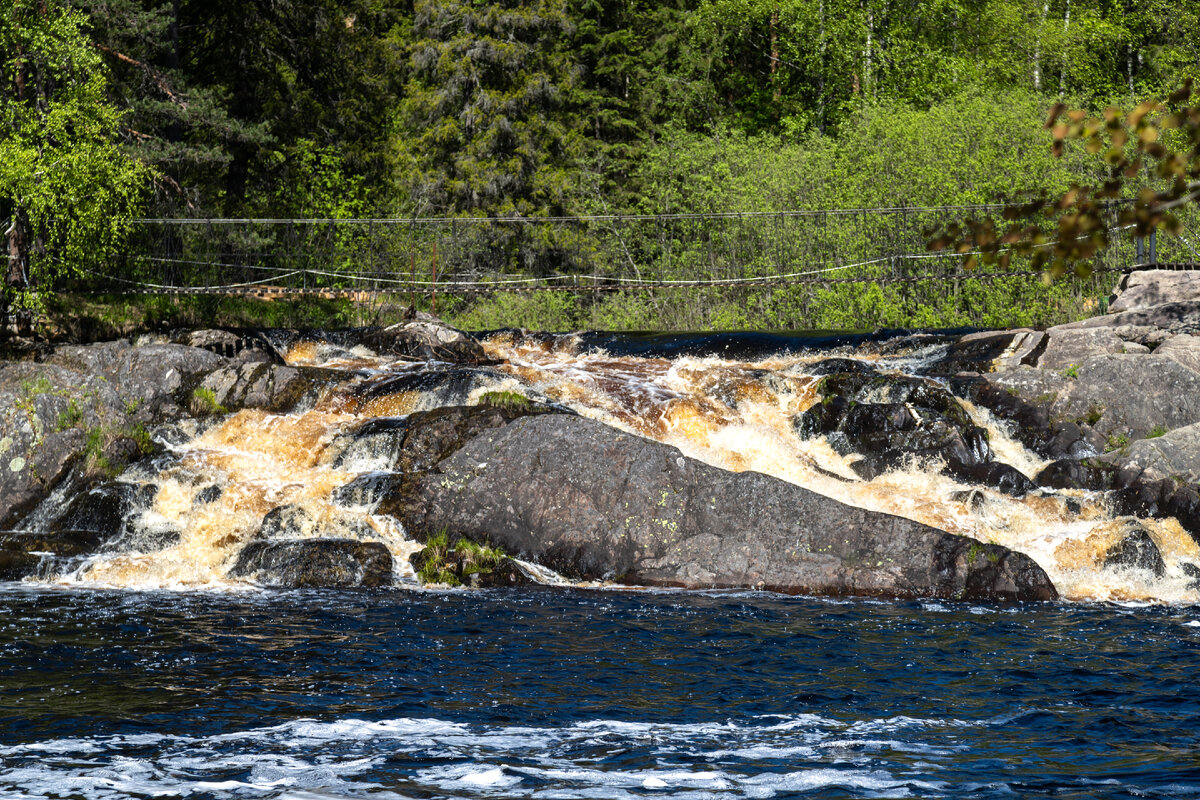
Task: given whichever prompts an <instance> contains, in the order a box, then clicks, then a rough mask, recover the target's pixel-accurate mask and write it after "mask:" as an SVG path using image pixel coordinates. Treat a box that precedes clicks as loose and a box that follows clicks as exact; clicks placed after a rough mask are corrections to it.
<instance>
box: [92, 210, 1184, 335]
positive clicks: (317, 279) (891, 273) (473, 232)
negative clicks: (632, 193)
mask: <svg viewBox="0 0 1200 800" xmlns="http://www.w3.org/2000/svg"><path fill="white" fill-rule="evenodd" d="M1002 210H1003V207H1002V206H999V205H993V206H955V207H936V208H892V209H878V208H877V209H847V210H828V211H793V212H783V213H740V214H732V213H730V214H726V213H722V214H665V215H662V214H660V215H614V216H592V217H564V218H537V219H528V218H505V219H496V218H487V219H479V218H459V219H442V218H438V219H354V220H340V219H339V220H322V219H309V220H304V219H286V220H274V219H253V220H251V219H238V220H232V219H147V220H143V221H142V222H141V223H140V225H139V230H138V236H137V241H136V243H135V245H134V247H133V248H132V249H131V251H130V256H129V258H128V259H127V260H126V261H125V263H124V264H123V265H121V266H120V268H119V269H117V270H115V271H114V273H113V274H111V275H109V276H105V277H104V278H101V279H98V280H100V283H99V284H95V285H94V286H95V288H96V289H98V290H107V291H125V292H178V293H226V292H228V293H258V294H263V295H270V294H272V293H276V294H284V293H296V292H307V293H325V294H328V295H336V294H347V293H353V292H386V293H392V294H397V295H402V296H405V297H406V298H407V299H408V301H409V302H417V303H418V304H420V303H428V302H430V301H432V300H433V299H434V298H440V302H441V303H442V304H443V307H445V306H446V304H448V303H450V304H456V305H455V307H456V308H459V309H461V308H463V307H466V306H468V305H471V304H477V303H481V302H486V298H489V297H494V296H496V295H498V294H509V293H519V294H532V293H541V292H567V293H571V294H573V295H575V296H576V298H577V299H576V300H573V301H572V302H575V303H577V304H580V303H582V304H591V305H595V304H597V303H600V302H602V300H601V298H603V297H605V296H611V295H613V294H615V293H619V294H626V295H627V294H630V293H637V294H638V295H639V296H644V297H649V298H650V299H651V301H652V302H653V303H655V304H657V305H662V304H666V306H668V307H669V308H671V309H675V311H676V312H678V313H683V312H682V311H679V309H682V308H683V307H684V306H686V305H688V304H689V303H690V304H692V305H693V306H697V305H698V306H699V307H697V308H693V310H692V312H689V313H691V314H692V316H693V317H694V318H695V319H696V322H697V324H703V323H704V320H703V319H701V317H703V307H705V306H707V305H712V304H714V303H716V304H718V305H722V306H724V307H734V308H736V307H738V306H742V307H746V308H748V309H753V310H755V313H757V314H758V315H759V317H766V318H767V324H770V325H772V326H775V327H780V326H784V327H811V326H813V325H816V324H818V323H823V324H832V323H838V324H839V326H841V327H871V326H878V325H893V324H896V325H906V324H912V325H919V324H922V319H923V317H928V318H934V317H936V318H937V319H939V320H943V321H945V320H954V321H957V322H960V323H961V324H1004V323H1005V322H1009V323H1011V322H1012V320H1006V321H1002V320H998V319H989V318H988V314H989V313H990V312H988V311H987V308H989V307H990V308H994V307H996V306H997V305H1005V304H1008V305H1012V306H1015V307H1023V308H1026V309H1034V310H1035V311H1037V310H1038V309H1043V310H1044V311H1045V312H1046V313H1043V314H1042V316H1043V317H1045V320H1043V319H1041V318H1039V320H1038V321H1047V320H1050V321H1053V320H1052V318H1053V317H1054V316H1055V314H1058V315H1060V316H1063V317H1067V316H1079V315H1080V314H1081V313H1087V312H1088V311H1089V310H1094V309H1095V308H1096V307H1097V306H1098V305H1102V304H1103V298H1104V297H1106V296H1107V294H1108V293H1109V292H1110V291H1111V288H1112V285H1113V284H1114V283H1115V281H1116V279H1117V277H1118V275H1117V273H1119V272H1120V271H1121V270H1124V269H1128V268H1130V267H1131V266H1133V265H1135V264H1136V263H1137V262H1138V254H1137V251H1136V249H1135V245H1134V243H1133V242H1132V241H1131V240H1129V238H1128V237H1126V236H1122V235H1114V236H1113V237H1112V238H1113V244H1112V245H1110V247H1109V248H1108V249H1107V250H1106V251H1104V252H1103V253H1101V254H1099V256H1098V258H1097V259H1096V263H1095V271H1094V273H1093V276H1092V277H1091V278H1090V279H1088V280H1087V281H1069V282H1063V283H1062V284H1061V285H1059V286H1057V287H1047V286H1045V285H1044V284H1043V282H1042V280H1041V275H1040V273H1039V272H1037V271H1035V270H1033V269H1032V267H1031V265H1030V264H1029V262H1028V259H1021V258H1017V259H1014V261H1013V263H1012V264H1011V265H1010V267H1009V268H1007V269H1004V270H1001V269H999V268H994V267H993V268H989V267H978V268H976V269H974V270H972V271H970V272H966V271H964V270H963V269H962V263H961V258H960V257H958V256H956V255H953V254H948V253H930V252H928V251H927V249H926V241H927V239H928V231H930V230H931V229H933V228H935V227H937V226H939V225H941V224H944V223H946V222H948V221H952V220H961V219H965V218H976V219H980V218H992V219H993V220H995V221H996V223H997V224H998V225H999V224H1002V219H1001V215H1002ZM1195 216H1196V215H1195V214H1192V216H1191V217H1189V218H1188V219H1187V220H1185V236H1184V237H1182V238H1181V239H1166V238H1163V237H1160V238H1159V239H1158V242H1157V247H1156V253H1155V255H1156V256H1157V260H1158V261H1159V262H1165V263H1182V262H1196V261H1200V254H1197V253H1196V252H1195V250H1194V249H1193V246H1194V245H1200V241H1197V239H1200V237H1198V236H1196V235H1195V234H1200V224H1198V223H1197V221H1196V220H1195V219H1194V217H1195ZM1114 218H1115V215H1114ZM1114 224H1115V223H1114ZM1189 226H1190V227H1189ZM1193 232H1194V233H1193ZM1189 233H1191V234H1192V235H1191V237H1190V238H1189V235H1188V234H1189ZM1144 258H1145V257H1144V256H1143V259H1142V260H1144ZM689 298H690V299H689ZM672 313H675V312H672ZM1038 313H1041V312H1038ZM735 321H736V320H735ZM1018 321H1019V320H1018ZM680 322H686V320H681V321H680ZM509 324H521V321H520V320H512V321H511V322H510V323H509ZM677 324H679V323H677Z"/></svg>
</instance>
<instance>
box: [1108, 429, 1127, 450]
mask: <svg viewBox="0 0 1200 800" xmlns="http://www.w3.org/2000/svg"><path fill="white" fill-rule="evenodd" d="M1128 449H1129V435H1128V434H1125V433H1111V434H1109V436H1108V444H1107V445H1105V447H1104V452H1106V453H1111V452H1113V451H1117V450H1119V451H1121V452H1122V453H1124V452H1125V451H1126V450H1128Z"/></svg>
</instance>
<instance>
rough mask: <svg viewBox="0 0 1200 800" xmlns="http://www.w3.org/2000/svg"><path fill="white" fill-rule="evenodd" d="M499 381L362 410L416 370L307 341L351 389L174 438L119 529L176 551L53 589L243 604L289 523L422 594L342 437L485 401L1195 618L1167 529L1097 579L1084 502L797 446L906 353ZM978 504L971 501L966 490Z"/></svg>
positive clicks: (524, 342) (494, 371) (903, 366)
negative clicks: (242, 592) (808, 427)
mask: <svg viewBox="0 0 1200 800" xmlns="http://www.w3.org/2000/svg"><path fill="white" fill-rule="evenodd" d="M484 345H485V348H486V351H487V353H488V355H489V357H491V358H492V359H494V360H495V362H496V364H495V366H493V367H490V368H488V369H485V370H479V371H476V374H474V375H473V377H472V379H471V380H469V381H465V382H463V383H462V384H461V385H455V386H452V387H450V388H449V389H448V388H447V387H446V386H445V385H441V384H438V385H433V384H430V385H429V386H428V387H425V386H423V385H422V383H421V381H419V380H414V381H412V384H411V385H412V388H411V389H409V390H406V391H391V392H381V393H379V394H377V395H373V394H372V393H371V392H369V391H368V392H363V391H361V390H362V389H363V387H371V386H374V385H382V384H383V383H384V382H385V381H389V380H394V379H396V378H398V377H403V376H411V377H414V378H417V377H420V372H421V370H423V369H425V365H423V364H418V363H414V362H412V361H407V360H399V359H389V358H383V357H380V356H378V355H376V354H375V353H373V352H371V351H369V350H367V349H365V348H362V347H357V348H354V349H347V348H344V347H338V346H334V345H332V344H329V343H325V342H317V341H302V342H299V343H296V344H293V345H292V346H291V347H290V349H289V350H288V351H287V353H286V360H287V362H288V363H289V364H292V365H302V366H317V367H323V368H327V369H332V370H340V371H342V372H344V373H345V374H346V376H347V381H346V382H343V383H341V384H337V385H335V386H333V388H331V389H328V390H327V391H325V392H324V394H323V395H322V396H321V397H319V398H318V399H316V400H315V401H313V402H311V403H309V404H308V405H307V406H305V407H303V408H301V409H299V410H297V411H294V412H292V413H289V414H271V413H267V412H264V411H258V410H246V411H240V412H237V413H235V414H232V415H230V416H228V417H227V418H223V419H219V420H217V421H215V422H212V423H209V424H202V425H200V426H199V427H198V429H197V430H195V431H189V432H186V433H185V434H181V433H179V432H178V431H176V433H175V435H174V436H173V437H172V438H171V439H170V441H169V443H168V453H167V455H166V456H165V457H160V458H158V459H155V460H153V461H150V462H147V463H143V464H140V465H137V466H134V467H133V468H131V469H130V470H128V471H127V472H126V473H125V474H124V475H122V476H121V477H120V478H119V480H120V481H123V482H127V483H131V484H135V485H137V484H146V485H153V486H155V487H157V494H156V496H155V499H154V501H153V506H152V508H150V509H149V510H148V511H145V512H143V513H140V514H139V515H138V517H137V518H136V519H132V520H130V521H129V524H130V525H131V526H134V527H137V528H139V529H141V530H143V531H144V532H148V533H154V532H158V533H164V532H165V533H171V534H173V535H175V534H177V540H175V541H174V543H173V544H171V545H170V546H167V547H165V548H163V549H160V550H157V551H148V550H138V549H133V550H131V551H129V552H122V553H117V554H105V555H101V556H96V557H93V558H91V559H89V560H88V561H87V562H85V563H83V564H81V565H80V566H79V567H78V568H76V569H74V570H72V571H70V572H69V573H67V574H65V575H59V576H56V577H54V578H52V579H48V580H50V581H52V582H55V583H59V584H70V585H84V586H92V587H122V588H141V589H158V588H168V589H170V588H176V589H178V588H198V587H206V588H222V589H234V590H236V589H239V588H249V587H246V586H245V585H244V584H240V583H239V582H237V581H235V580H231V579H229V578H227V577H226V573H227V571H228V569H229V567H230V564H231V559H232V558H233V557H235V555H236V553H237V552H238V550H239V549H240V548H241V547H242V546H243V545H244V544H245V542H246V541H247V540H248V539H249V538H250V537H251V536H252V535H253V534H254V533H255V531H256V530H257V529H258V527H259V525H260V524H261V523H262V520H263V517H264V515H266V514H267V513H268V512H269V511H270V510H271V509H272V508H275V507H277V506H281V505H295V506H299V507H301V508H302V509H304V511H305V512H307V513H306V514H305V516H304V519H305V520H306V522H305V523H304V525H307V526H308V528H309V529H305V528H304V527H303V526H302V529H301V530H299V531H298V532H297V535H299V536H301V537H303V536H307V535H315V534H313V533H312V531H311V530H310V529H312V530H315V529H316V528H319V529H320V530H321V531H323V532H324V533H323V535H326V536H328V535H331V533H330V532H331V531H332V532H334V533H335V534H336V535H337V536H339V537H349V538H359V539H364V540H372V541H382V542H383V543H384V544H385V545H386V546H387V547H388V548H389V549H390V550H391V551H392V553H393V556H394V557H395V562H396V565H397V566H396V569H397V578H398V580H399V581H400V582H401V583H407V584H409V585H412V586H415V585H416V582H415V576H414V575H413V572H412V569H411V567H410V566H409V561H408V557H409V555H410V554H412V553H413V552H415V551H416V550H418V549H420V546H419V545H417V544H416V543H415V542H413V541H411V540H409V539H408V538H406V536H405V534H404V531H403V530H402V529H401V528H400V526H399V525H398V524H397V523H396V521H395V520H393V519H392V518H390V517H388V516H386V515H383V514H378V513H376V511H375V509H374V508H373V507H372V506H371V505H369V504H368V505H347V504H345V503H344V502H343V503H341V504H339V503H337V502H334V499H333V498H334V490H335V489H337V488H338V487H340V486H342V485H344V484H346V483H348V482H349V481H351V480H352V479H354V478H355V477H357V476H359V475H362V474H364V473H369V472H372V471H374V470H378V469H381V468H382V466H381V464H380V463H377V462H376V461H375V460H373V459H372V458H371V456H370V454H367V455H365V456H363V455H361V454H359V455H357V456H355V457H354V458H338V450H337V448H336V447H335V446H334V444H335V442H336V441H337V439H338V436H339V435H340V434H342V433H344V432H345V431H346V430H347V429H349V428H350V427H351V426H352V425H355V424H357V423H360V422H361V421H362V420H363V419H366V418H370V417H396V416H401V415H404V414H408V413H411V412H413V411H416V410H420V409H427V408H433V407H437V406H439V405H448V404H456V403H460V404H461V403H476V402H479V400H480V398H481V396H482V395H483V394H484V393H486V392H497V391H508V392H517V393H522V394H525V395H527V396H530V397H535V398H538V399H544V400H547V401H550V402H553V403H557V404H561V405H563V406H566V407H568V408H570V409H573V410H574V411H576V412H578V413H580V414H582V415H585V416H587V417H590V418H593V419H596V420H599V421H602V422H604V423H607V424H609V425H612V426H615V427H617V428H620V429H622V430H625V431H628V432H631V433H634V434H637V435H640V436H643V437H648V438H651V439H655V440H658V441H661V442H664V443H667V444H670V445H674V446H675V447H678V448H679V449H680V450H681V451H682V452H683V453H685V454H686V455H688V456H691V457H693V458H696V459H699V460H701V461H704V462H707V463H709V464H712V465H714V466H718V467H721V468H724V469H727V470H733V471H742V470H755V471H758V472H762V473H766V474H769V475H773V476H775V477H778V478H781V479H783V480H786V481H790V482H792V483H795V484H798V485H800V486H803V487H805V488H808V489H811V490H813V491H816V492H819V493H821V494H824V495H827V496H830V497H833V498H836V499H838V500H840V501H842V502H845V503H848V504H851V505H854V506H859V507H864V508H868V509H871V510H875V511H881V512H885V513H890V514H896V515H899V516H903V517H907V518H909V519H912V520H915V521H918V522H922V523H925V524H928V525H931V526H934V527H936V528H940V529H943V530H946V531H950V532H953V533H959V534H964V535H968V536H972V537H975V538H977V539H979V540H981V541H984V542H994V543H997V544H1001V545H1005V546H1007V547H1009V548H1012V549H1014V550H1017V551H1020V552H1023V553H1026V554H1027V555H1029V556H1031V557H1032V558H1033V559H1034V560H1035V561H1037V562H1038V563H1039V564H1040V565H1041V566H1042V567H1043V568H1044V569H1045V570H1046V572H1047V573H1048V574H1049V576H1050V578H1051V579H1052V580H1053V582H1054V584H1055V586H1056V587H1057V588H1058V590H1059V592H1060V594H1061V595H1062V596H1063V597H1065V598H1067V599H1071V600H1092V601H1096V600H1123V601H1129V600H1134V601H1159V602H1172V603H1176V602H1180V603H1189V602H1195V601H1197V600H1200V592H1198V591H1197V589H1196V588H1194V586H1193V582H1194V579H1193V578H1191V577H1189V576H1188V575H1187V573H1186V572H1185V571H1184V569H1183V565H1185V564H1188V565H1190V564H1191V563H1192V562H1197V561H1200V547H1198V546H1197V544H1196V543H1195V541H1193V539H1192V538H1191V536H1189V535H1188V534H1187V533H1186V532H1185V531H1184V530H1183V529H1182V528H1181V527H1180V526H1179V525H1178V524H1177V523H1176V522H1175V521H1174V520H1165V521H1156V520H1145V521H1143V524H1144V525H1145V527H1146V528H1147V530H1148V531H1149V533H1150V536H1151V537H1152V538H1153V540H1154V543H1155V544H1156V545H1157V547H1158V549H1159V551H1160V552H1161V554H1162V556H1163V559H1164V562H1165V565H1166V574H1165V575H1164V576H1163V577H1162V578H1156V577H1154V576H1153V575H1152V574H1150V573H1149V572H1146V571H1143V570H1114V569H1106V568H1104V567H1103V563H1104V554H1105V553H1106V552H1107V551H1108V549H1109V548H1110V547H1112V546H1113V545H1114V544H1115V543H1116V542H1117V541H1118V540H1119V539H1120V537H1121V535H1122V532H1123V530H1124V524H1125V521H1123V520H1120V519H1114V518H1113V517H1112V516H1111V515H1110V514H1109V512H1108V511H1107V509H1106V508H1105V505H1104V502H1103V499H1102V497H1101V496H1099V495H1094V494H1091V493H1087V492H1081V491H1059V492H1051V491H1038V492H1033V493H1030V494H1029V495H1027V496H1026V497H1024V498H1022V499H1014V498H1012V497H1009V496H1007V495H1005V494H1002V493H1000V492H997V491H993V490H991V489H977V488H974V487H968V486H964V485H963V484H960V483H958V482H956V481H955V480H953V479H951V478H949V477H947V476H945V475H943V474H940V473H938V472H936V471H932V470H930V469H928V468H918V467H915V466H911V465H910V466H909V467H908V468H905V469H900V470H897V471H893V472H888V473H886V474H884V475H881V476H879V477H877V478H875V479H874V480H870V481H863V480H860V479H859V478H858V477H857V476H856V475H855V472H854V471H853V470H852V469H851V463H852V461H853V459H854V458H855V456H854V455H850V456H844V455H840V454H839V453H838V452H837V451H835V450H834V448H833V447H831V446H830V444H829V443H828V441H826V440H825V439H823V438H815V439H808V440H803V439H801V438H800V437H799V436H798V435H797V434H796V433H795V432H794V430H793V426H792V420H793V418H794V417H795V416H796V415H797V414H800V413H801V412H804V411H805V410H806V409H808V408H809V407H811V406H812V405H813V404H814V403H815V402H816V401H817V396H816V394H815V391H814V389H815V385H816V382H817V378H816V377H815V376H814V375H813V374H812V372H811V370H810V367H811V366H812V365H813V364H814V363H815V362H817V361H819V360H821V359H823V358H827V357H829V356H830V355H831V354H836V355H841V356H853V357H855V358H869V359H872V360H873V361H874V366H875V367H876V368H878V369H881V370H883V371H885V372H892V373H895V374H913V373H914V372H919V371H920V369H921V367H922V365H923V363H925V361H926V360H927V359H929V358H932V357H934V356H935V355H936V354H937V353H936V351H935V350H934V349H929V348H926V349H921V348H915V349H911V350H907V351H903V352H900V353H898V354H890V355H879V354H878V353H876V354H874V355H868V354H864V353H863V352H859V351H851V350H849V349H848V348H847V347H845V346H841V347H839V348H835V349H834V350H833V351H831V350H830V349H828V348H819V349H810V350H803V351H800V352H778V351H777V352H774V353H770V354H766V355H763V354H758V355H754V354H752V353H751V354H746V353H739V354H738V355H737V356H736V357H729V356H726V355H688V354H674V355H670V356H665V355H661V354H657V355H656V354H654V353H649V354H642V355H615V354H614V353H613V352H610V350H606V349H603V348H595V347H588V346H585V344H584V343H583V342H581V340H580V339H579V337H577V336H571V335H564V336H539V337H530V336H521V335H514V334H511V333H503V332H502V333H497V334H493V335H491V336H490V337H488V338H487V339H486V340H485V342H484ZM964 407H965V408H966V409H967V411H968V413H969V414H970V415H971V417H972V420H973V421H974V422H975V424H977V425H979V426H980V427H983V428H984V429H986V430H987V432H988V434H989V437H990V442H991V447H992V449H993V451H994V452H995V453H996V454H997V457H998V458H999V459H1000V460H1002V461H1004V462H1005V463H1007V464H1009V465H1011V466H1013V467H1015V468H1017V469H1018V470H1019V471H1020V472H1022V473H1023V474H1025V475H1026V476H1027V477H1032V476H1033V475H1034V474H1035V473H1036V472H1037V470H1038V469H1039V468H1040V467H1041V466H1042V464H1041V463H1040V460H1039V459H1038V457H1037V456H1036V455H1034V454H1033V453H1031V452H1029V451H1028V450H1026V449H1025V448H1024V447H1023V446H1022V445H1021V444H1020V443H1019V442H1017V441H1016V440H1015V439H1014V438H1013V437H1012V436H1010V435H1009V432H1008V431H1007V430H1006V429H1005V427H1004V426H1003V425H1002V424H1000V423H998V422H997V421H996V420H995V419H993V418H992V417H991V415H990V414H989V413H988V412H987V411H986V410H982V409H978V408H974V407H971V406H970V404H967V403H964ZM968 489H972V491H970V492H965V490H968Z"/></svg>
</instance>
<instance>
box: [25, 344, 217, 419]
mask: <svg viewBox="0 0 1200 800" xmlns="http://www.w3.org/2000/svg"><path fill="white" fill-rule="evenodd" d="M46 361H47V362H48V363H50V364H56V365H58V366H62V367H66V368H68V369H71V370H75V371H76V372H81V373H83V374H85V375H95V376H99V377H101V378H103V379H104V380H105V381H107V382H108V383H109V385H111V386H112V387H113V389H115V390H116V392H117V394H118V395H120V397H121V399H122V400H123V401H124V402H125V403H126V404H127V406H128V407H129V409H130V411H131V413H132V414H133V415H134V416H135V417H136V418H137V419H138V420H141V421H143V422H146V423H150V422H160V421H164V420H166V419H171V418H174V417H177V416H179V415H180V414H181V413H182V411H183V407H184V406H186V405H187V402H188V399H189V398H190V396H191V393H192V390H193V389H194V388H195V387H196V386H197V385H198V384H199V383H200V381H201V380H202V379H203V377H204V376H205V375H207V374H208V373H210V372H212V371H213V370H216V369H219V368H220V367H223V366H225V365H226V364H228V363H229V361H228V359H226V358H225V357H223V356H219V355H217V354H216V353H213V352H210V351H208V350H201V349H200V348H196V347H187V346H185V345H179V344H148V345H144V346H141V347H135V346H134V345H132V344H130V343H129V342H128V341H124V340H121V341H116V342H103V343H100V344H94V345H81V346H69V347H60V348H58V349H57V350H56V351H55V352H54V353H53V354H52V355H50V356H49V357H48V358H47V359H46Z"/></svg>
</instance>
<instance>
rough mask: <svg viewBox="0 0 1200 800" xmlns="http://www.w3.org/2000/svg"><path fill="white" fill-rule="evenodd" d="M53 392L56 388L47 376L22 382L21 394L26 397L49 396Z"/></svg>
mask: <svg viewBox="0 0 1200 800" xmlns="http://www.w3.org/2000/svg"><path fill="white" fill-rule="evenodd" d="M52 391H54V386H53V385H52V384H51V383H50V379H49V378H47V377H46V376H45V375H39V376H37V378H35V379H33V380H31V381H21V394H23V395H25V396H26V397H33V396H34V395H36V394H49V393H50V392H52Z"/></svg>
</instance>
